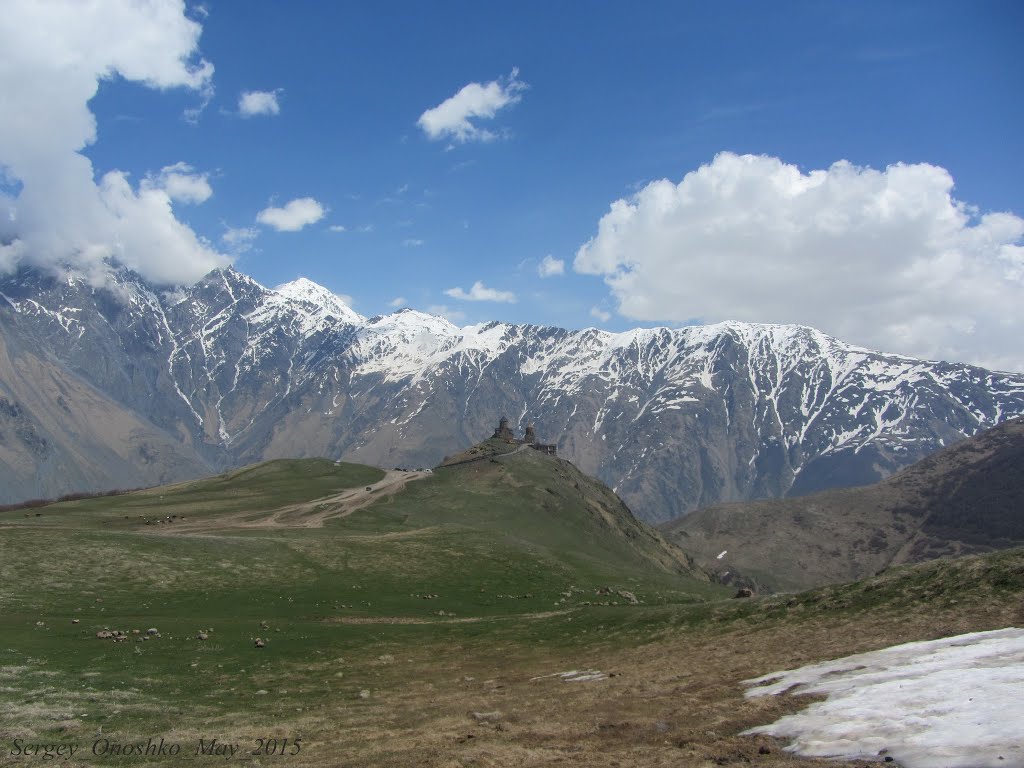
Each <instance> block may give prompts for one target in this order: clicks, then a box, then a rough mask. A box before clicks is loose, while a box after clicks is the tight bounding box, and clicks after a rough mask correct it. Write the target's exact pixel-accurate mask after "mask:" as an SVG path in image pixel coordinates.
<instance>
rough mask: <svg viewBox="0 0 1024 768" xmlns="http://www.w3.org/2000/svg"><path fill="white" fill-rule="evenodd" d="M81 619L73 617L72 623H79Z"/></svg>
mask: <svg viewBox="0 0 1024 768" xmlns="http://www.w3.org/2000/svg"><path fill="white" fill-rule="evenodd" d="M79 621H80V620H79V619H72V620H71V623H72V624H77V623H78V622H79Z"/></svg>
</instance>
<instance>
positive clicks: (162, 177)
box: [141, 163, 213, 203]
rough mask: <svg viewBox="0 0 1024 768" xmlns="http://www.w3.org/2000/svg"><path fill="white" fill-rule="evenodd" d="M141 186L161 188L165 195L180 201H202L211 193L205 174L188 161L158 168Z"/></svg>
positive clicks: (208, 197)
mask: <svg viewBox="0 0 1024 768" xmlns="http://www.w3.org/2000/svg"><path fill="white" fill-rule="evenodd" d="M141 186H142V187H143V188H149V189H162V190H163V191H164V192H166V193H167V196H168V197H169V198H170V199H171V200H174V201H176V202H180V203H204V202H206V201H207V200H209V199H210V197H211V196H212V195H213V188H212V187H210V182H209V181H208V180H207V174H205V173H196V172H195V169H193V168H192V166H191V165H189V164H188V163H175V164H174V165H168V166H165V167H164V168H162V169H160V173H159V174H157V175H155V176H153V175H150V176H148V177H147V178H146V180H145V181H143V182H142V185H141Z"/></svg>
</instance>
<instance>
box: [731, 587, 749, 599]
mask: <svg viewBox="0 0 1024 768" xmlns="http://www.w3.org/2000/svg"><path fill="white" fill-rule="evenodd" d="M753 596H754V590H752V589H751V588H750V587H740V588H739V589H738V590H736V594H735V595H733V597H753Z"/></svg>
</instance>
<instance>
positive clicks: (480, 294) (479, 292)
mask: <svg viewBox="0 0 1024 768" xmlns="http://www.w3.org/2000/svg"><path fill="white" fill-rule="evenodd" d="M444 293H445V295H446V296H451V297H452V298H453V299H460V300H462V301H497V302H501V303H504V304H515V302H516V295H515V294H514V293H512V291H496V290H495V289H493V288H488V287H486V286H485V285H484V284H483V283H482V282H481V281H480V280H477V281H476V282H475V283H473V287H472V288H470V289H469V291H468V292H467V291H464V290H462V288H460V287H455V288H449V289H448V290H446V291H445V292H444Z"/></svg>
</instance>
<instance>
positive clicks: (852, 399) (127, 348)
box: [0, 269, 1024, 521]
mask: <svg viewBox="0 0 1024 768" xmlns="http://www.w3.org/2000/svg"><path fill="white" fill-rule="evenodd" d="M0 349H2V350H3V353H4V355H5V356H6V357H5V358H4V362H3V363H2V365H0V398H2V399H3V402H4V403H5V405H4V406H3V407H2V408H0V479H2V482H0V502H3V501H13V500H16V499H20V498H25V497H28V496H37V495H46V494H52V493H57V492H62V491H68V490H84V489H90V488H95V489H98V488H104V487H110V486H112V485H119V486H123V485H141V484H147V483H151V482H155V481H158V480H159V481H165V480H173V479H181V478H186V477H192V476H196V475H198V474H201V473H202V472H206V471H210V470H219V469H223V468H226V467H230V466H238V465H241V464H247V463H252V462H255V461H259V460H264V459H271V458H277V457H293V456H294V457H301V456H320V455H323V456H328V457H331V458H345V459H347V460H351V461H357V462H362V463H367V464H374V465H379V466H394V465H420V466H425V465H433V464H435V463H437V462H439V461H440V460H441V459H442V458H443V457H444V456H445V455H446V454H449V453H451V452H453V451H455V450H457V449H458V448H459V447H460V446H464V445H468V444H472V443H475V442H476V441H478V440H480V439H481V438H482V437H485V436H486V435H488V434H490V432H491V431H492V429H493V427H494V424H495V423H496V421H497V418H498V416H500V415H502V414H505V415H508V416H509V417H511V419H512V422H513V424H515V425H517V426H518V428H519V429H520V430H521V429H522V428H523V427H525V425H526V423H527V422H531V421H532V422H533V423H534V424H535V425H536V429H537V434H538V436H539V437H540V439H542V440H545V441H549V442H556V443H557V444H558V450H559V455H561V456H564V457H566V458H569V459H570V460H572V461H573V462H574V463H576V464H577V466H579V467H580V468H581V469H582V470H583V471H585V472H587V473H590V474H593V475H596V476H598V477H600V478H601V479H602V480H603V481H605V482H607V483H608V484H609V485H610V486H612V487H613V488H614V489H615V491H616V492H617V493H618V494H619V495H620V496H621V497H623V498H624V499H625V500H626V502H627V503H628V504H629V505H630V507H631V508H632V510H633V511H634V513H636V514H637V516H639V517H640V518H642V519H645V520H648V521H662V520H668V519H671V518H673V517H676V516H679V515H681V514H684V513H686V512H688V511H690V510H692V509H695V508H697V507H700V506H705V505H708V504H712V503H715V502H719V501H731V500H742V499H752V498H763V497H776V496H782V495H785V494H790V495H798V494H803V493H808V492H812V491H816V490H820V489H823V488H829V487H835V486H839V485H854V484H866V483H871V482H874V481H877V480H878V479H880V478H882V477H884V476H886V475H888V474H890V473H891V472H893V471H895V470H896V469H898V468H900V467H902V466H905V465H907V464H910V463H912V462H914V461H916V460H918V459H920V458H923V457H924V456H926V455H928V454H929V453H930V452H932V451H933V450H935V449H937V448H939V447H941V446H943V445H948V444H951V443H953V442H956V441H958V440H960V439H962V438H964V437H966V436H969V435H972V434H974V433H976V432H977V431H979V430H981V429H984V428H986V427H989V426H992V425H994V424H997V423H999V422H1001V421H1003V420H1005V419H1007V418H1010V417H1013V416H1018V415H1022V414H1024V374H1008V373H994V372H991V371H987V370H983V369H979V368H976V367H972V366H968V365H960V364H953V363H929V362H924V361H920V360H915V359H911V358H907V357H901V356H898V355H891V354H881V353H876V352H871V351H869V350H866V349H861V348H858V347H853V346H850V345H847V344H844V343H842V342H840V341H838V340H836V339H833V338H831V337H828V336H826V335H825V334H822V333H820V332H818V331H816V330H814V329H811V328H806V327H801V326H779V325H754V324H746V323H722V324H718V325H713V326H701V327H692V328H679V329H668V328H654V329H640V330H634V331H628V332H625V333H618V334H615V333H608V332H604V331H600V330H596V329H585V330H581V331H570V330H564V329H560V328H551V327H539V326H529V325H511V324H505V323H487V324H482V325H476V326H468V327H465V328H457V327H455V326H454V325H452V324H451V323H449V322H447V321H446V320H444V319H442V318H439V317H433V316H430V315H426V314H423V313H420V312H416V311H413V310H408V309H406V310H401V311H399V312H396V313H394V314H391V315H387V316H383V317H373V318H364V317H362V316H360V315H358V314H357V313H355V312H353V311H352V310H351V309H350V308H349V307H347V306H346V305H345V304H344V302H342V301H341V300H340V299H339V298H338V297H336V296H334V295H332V294H331V293H330V292H328V291H326V290H325V289H323V288H322V287H320V286H317V285H316V284H314V283H312V282H310V281H308V280H299V281H296V282H294V283H289V284H288V285H285V286H281V287H279V288H277V289H275V290H271V289H268V288H265V287H263V286H261V285H259V284H258V283H256V282H255V281H253V280H251V279H250V278H248V277H246V276H245V275H242V274H240V273H239V272H237V271H235V270H232V269H227V270H217V271H215V272H211V273H210V274H209V275H207V276H206V277H205V278H203V279H202V280H201V281H199V282H198V283H196V284H195V285H193V286H188V287H185V288H182V289H179V290H177V291H173V292H162V291H160V290H157V289H156V288H154V287H153V286H150V285H147V284H145V283H144V282H143V281H142V280H141V279H140V278H139V277H138V276H137V275H135V274H133V273H131V272H129V271H126V270H123V269H121V270H114V271H113V272H112V274H111V276H110V279H109V280H108V281H107V283H106V284H105V285H104V286H102V287H95V286H93V285H90V284H89V283H88V282H86V281H85V280H83V279H81V278H76V277H74V276H64V277H61V278H57V277H53V276H48V275H43V274H40V273H37V272H32V271H28V270H22V271H20V272H17V273H15V274H12V275H8V276H4V277H0ZM37 380H54V381H56V380H60V381H67V382H74V383H75V384H76V386H77V387H79V388H80V391H81V392H84V391H86V390H87V391H88V392H89V396H90V398H92V400H89V399H88V398H85V397H84V395H79V394H76V395H75V397H74V398H72V399H74V400H75V404H74V405H72V404H70V399H69V398H68V397H67V396H66V395H65V396H64V400H65V402H66V403H68V407H69V408H72V410H74V409H76V408H79V409H82V410H83V411H86V412H89V413H93V414H95V413H100V412H102V413H107V412H109V413H110V414H114V413H116V414H118V416H117V417H114V416H96V417H95V418H93V420H92V421H88V423H87V422H86V421H83V419H84V418H85V417H84V415H83V416H82V418H81V419H79V421H77V422H68V421H67V420H66V419H65V418H64V417H63V416H61V415H60V413H61V412H60V410H58V409H59V408H60V405H59V403H57V401H56V398H57V397H60V394H54V395H52V396H50V395H46V396H45V397H43V396H40V397H35V394H32V393H30V392H29V390H31V389H32V386H33V385H32V382H34V381H37ZM54 391H55V392H56V389H54ZM78 391H79V390H76V392H78ZM36 394H38V393H36ZM93 401H95V402H96V403H103V409H106V410H103V409H99V406H94V405H89V404H88V403H90V402H93ZM97 409H99V410H97ZM114 424H117V425H120V426H119V428H118V429H113V430H112V429H111V428H110V427H112V426H113V425H114ZM94 446H95V448H94ZM85 457H88V458H89V462H85V461H84V458H85ZM147 457H148V458H147Z"/></svg>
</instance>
